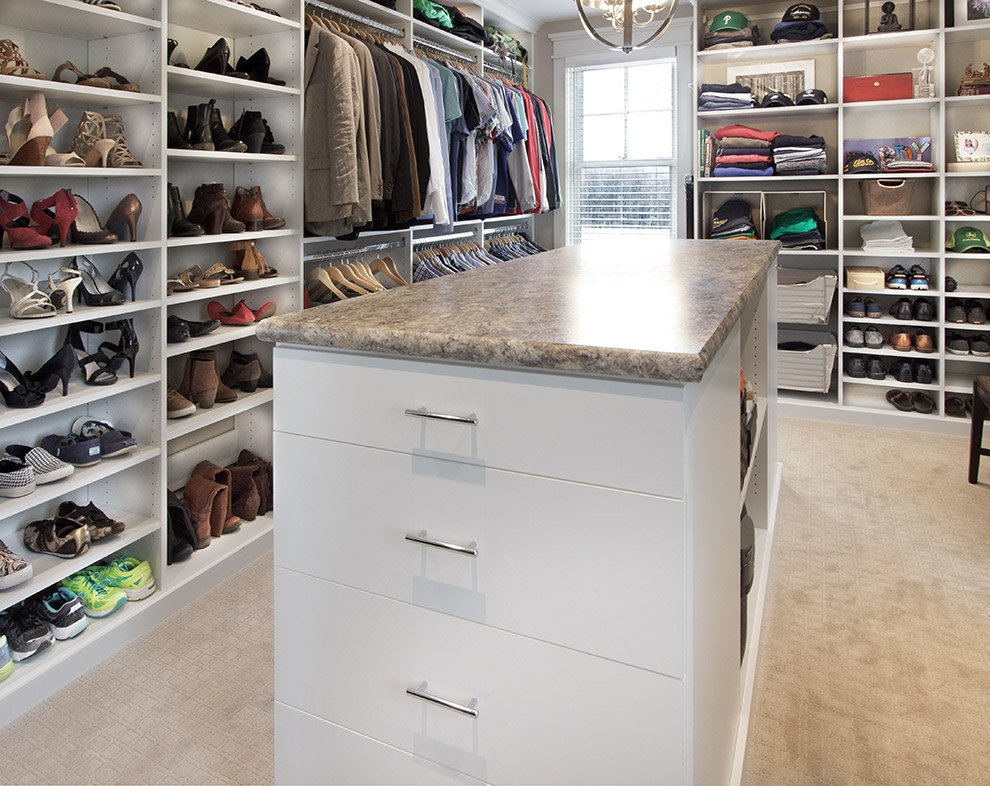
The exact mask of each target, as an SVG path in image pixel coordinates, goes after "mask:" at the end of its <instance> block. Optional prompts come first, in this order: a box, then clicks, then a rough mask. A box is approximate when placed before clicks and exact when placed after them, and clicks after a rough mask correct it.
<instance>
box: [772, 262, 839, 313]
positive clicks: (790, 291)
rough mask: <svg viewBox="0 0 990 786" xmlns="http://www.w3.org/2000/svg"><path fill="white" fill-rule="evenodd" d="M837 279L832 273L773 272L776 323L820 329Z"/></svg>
mask: <svg viewBox="0 0 990 786" xmlns="http://www.w3.org/2000/svg"><path fill="white" fill-rule="evenodd" d="M838 281H839V277H838V275H836V272H835V271H834V270H799V269H797V268H785V267H782V268H778V270H777V321H778V322H785V323H799V324H800V323H803V324H814V325H824V324H825V323H826V322H828V315H829V311H831V309H832V298H833V296H834V295H835V287H836V285H837V284H838Z"/></svg>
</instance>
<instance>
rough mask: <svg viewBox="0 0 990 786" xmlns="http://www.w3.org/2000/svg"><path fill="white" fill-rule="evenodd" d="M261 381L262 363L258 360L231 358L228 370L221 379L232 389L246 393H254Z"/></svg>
mask: <svg viewBox="0 0 990 786" xmlns="http://www.w3.org/2000/svg"><path fill="white" fill-rule="evenodd" d="M260 379H261V363H259V362H258V361H257V360H248V361H242V360H239V359H238V358H236V357H234V355H233V354H231V356H230V362H229V363H228V364H227V370H226V371H224V372H223V374H222V375H221V377H220V380H221V382H223V384H225V385H227V386H228V387H231V388H238V387H239V388H240V389H241V390H242V391H244V392H245V393H254V391H255V390H257V389H258V380H260Z"/></svg>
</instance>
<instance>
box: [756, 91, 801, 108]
mask: <svg viewBox="0 0 990 786" xmlns="http://www.w3.org/2000/svg"><path fill="white" fill-rule="evenodd" d="M768 106H794V102H793V101H792V100H791V97H790V96H789V95H787V94H786V93H781V92H780V91H777V90H775V91H774V92H772V93H767V94H766V95H765V96H763V100H762V101H761V102H760V108H762V109H765V108H766V107H768Z"/></svg>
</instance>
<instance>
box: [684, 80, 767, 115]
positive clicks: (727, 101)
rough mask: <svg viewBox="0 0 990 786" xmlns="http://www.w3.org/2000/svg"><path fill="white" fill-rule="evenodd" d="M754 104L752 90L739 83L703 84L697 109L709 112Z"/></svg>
mask: <svg viewBox="0 0 990 786" xmlns="http://www.w3.org/2000/svg"><path fill="white" fill-rule="evenodd" d="M755 106H756V98H755V97H754V96H753V91H752V90H750V89H749V88H748V87H744V86H743V85H740V84H735V83H733V84H731V85H715V84H703V85H702V86H701V97H700V99H699V103H698V109H699V110H700V111H702V112H711V111H714V110H716V109H752V108H753V107H755Z"/></svg>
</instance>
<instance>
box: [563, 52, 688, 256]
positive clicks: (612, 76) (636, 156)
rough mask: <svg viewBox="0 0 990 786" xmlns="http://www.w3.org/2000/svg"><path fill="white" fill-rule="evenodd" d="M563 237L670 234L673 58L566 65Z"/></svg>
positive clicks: (572, 239)
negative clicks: (565, 191)
mask: <svg viewBox="0 0 990 786" xmlns="http://www.w3.org/2000/svg"><path fill="white" fill-rule="evenodd" d="M566 89H567V129H568V132H567V156H566V157H567V243H568V244H571V243H580V242H582V241H583V240H592V239H600V238H609V237H615V236H617V235H630V234H638V235H651V236H654V237H673V236H674V235H675V234H676V222H675V215H674V198H673V197H674V192H673V185H674V178H675V175H676V161H675V155H676V151H675V144H674V138H675V132H676V126H675V118H674V60H673V58H670V59H665V60H657V61H652V62H646V63H632V64H628V65H625V64H623V65H609V66H586V67H577V68H568V69H567V82H566Z"/></svg>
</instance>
